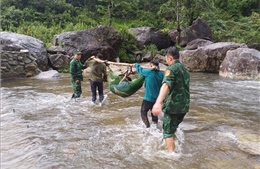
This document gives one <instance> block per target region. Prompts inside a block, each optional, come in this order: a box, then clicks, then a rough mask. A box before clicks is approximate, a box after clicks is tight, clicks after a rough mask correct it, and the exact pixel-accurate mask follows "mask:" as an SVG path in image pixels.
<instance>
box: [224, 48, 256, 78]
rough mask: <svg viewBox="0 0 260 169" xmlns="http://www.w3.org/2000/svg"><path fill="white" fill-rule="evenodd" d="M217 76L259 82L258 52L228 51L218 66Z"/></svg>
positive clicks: (244, 50) (249, 50)
mask: <svg viewBox="0 0 260 169" xmlns="http://www.w3.org/2000/svg"><path fill="white" fill-rule="evenodd" d="M219 75H220V76H223V77H228V78H232V79H256V80H260V52H259V51H258V50H255V49H250V48H238V49H235V50H230V51H228V52H227V56H226V57H225V59H224V61H223V62H222V64H221V65H220V70H219Z"/></svg>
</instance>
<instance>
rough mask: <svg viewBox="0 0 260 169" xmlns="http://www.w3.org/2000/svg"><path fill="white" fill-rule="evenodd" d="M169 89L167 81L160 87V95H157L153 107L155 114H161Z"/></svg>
mask: <svg viewBox="0 0 260 169" xmlns="http://www.w3.org/2000/svg"><path fill="white" fill-rule="evenodd" d="M169 91H170V89H169V86H168V85H167V84H166V83H164V84H163V85H162V87H161V89H160V93H159V96H158V97H157V100H156V102H155V104H154V105H153V109H152V113H153V115H155V116H159V115H161V112H162V104H163V100H164V99H165V97H166V95H167V94H168V93H169Z"/></svg>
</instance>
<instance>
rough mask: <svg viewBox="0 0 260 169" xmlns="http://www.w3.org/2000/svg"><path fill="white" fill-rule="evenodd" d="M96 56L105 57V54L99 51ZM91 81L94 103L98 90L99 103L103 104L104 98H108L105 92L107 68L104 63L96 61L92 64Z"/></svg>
mask: <svg viewBox="0 0 260 169" xmlns="http://www.w3.org/2000/svg"><path fill="white" fill-rule="evenodd" d="M93 57H94V56H93ZM96 57H97V58H99V59H103V55H102V54H101V53H98V54H97V56H96ZM89 81H90V87H91V93H92V103H93V104H95V103H96V100H97V90H98V95H99V103H100V105H102V103H103V101H104V99H105V98H106V96H104V93H103V88H104V86H103V82H107V68H106V65H105V64H104V63H100V62H97V61H94V63H93V64H92V65H91V70H90V74H89Z"/></svg>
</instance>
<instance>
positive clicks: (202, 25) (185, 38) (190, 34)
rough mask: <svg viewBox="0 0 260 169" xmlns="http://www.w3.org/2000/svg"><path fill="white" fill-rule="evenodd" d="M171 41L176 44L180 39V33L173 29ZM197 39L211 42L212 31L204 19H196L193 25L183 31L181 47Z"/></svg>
mask: <svg viewBox="0 0 260 169" xmlns="http://www.w3.org/2000/svg"><path fill="white" fill-rule="evenodd" d="M169 36H170V38H171V40H172V41H173V42H174V43H176V42H177V37H178V31H177V30H176V29H173V30H171V31H170V32H169ZM195 39H205V40H211V39H212V35H211V29H210V27H209V26H208V24H207V22H206V21H205V20H203V19H196V20H195V21H193V23H192V25H191V26H190V27H188V28H187V29H185V30H182V31H181V36H180V44H179V45H180V46H186V45H187V44H188V43H189V42H190V41H192V40H195Z"/></svg>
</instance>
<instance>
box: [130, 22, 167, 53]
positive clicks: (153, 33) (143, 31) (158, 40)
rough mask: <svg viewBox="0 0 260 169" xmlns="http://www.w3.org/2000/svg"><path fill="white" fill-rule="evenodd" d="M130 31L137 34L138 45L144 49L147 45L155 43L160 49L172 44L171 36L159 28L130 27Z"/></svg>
mask: <svg viewBox="0 0 260 169" xmlns="http://www.w3.org/2000/svg"><path fill="white" fill-rule="evenodd" d="M129 32H131V33H133V34H134V35H135V36H136V39H137V42H138V47H139V48H140V49H144V47H145V46H148V45H151V44H155V45H156V47H157V49H158V50H161V49H165V48H167V47H169V46H171V44H172V42H171V39H170V37H169V36H168V35H167V34H165V33H163V32H162V31H161V30H160V29H158V28H152V27H139V28H130V29H129Z"/></svg>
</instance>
